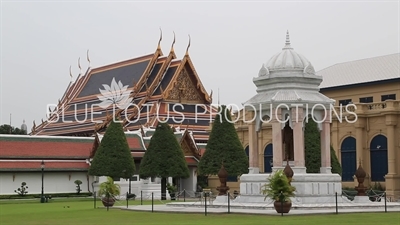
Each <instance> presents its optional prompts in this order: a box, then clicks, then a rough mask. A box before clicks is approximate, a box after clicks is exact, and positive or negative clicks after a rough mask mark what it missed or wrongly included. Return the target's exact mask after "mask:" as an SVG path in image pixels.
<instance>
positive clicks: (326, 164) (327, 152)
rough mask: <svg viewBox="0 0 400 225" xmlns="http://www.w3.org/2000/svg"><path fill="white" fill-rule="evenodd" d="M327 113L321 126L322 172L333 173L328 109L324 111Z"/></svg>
mask: <svg viewBox="0 0 400 225" xmlns="http://www.w3.org/2000/svg"><path fill="white" fill-rule="evenodd" d="M323 113H326V117H325V119H324V121H322V124H321V127H322V130H321V133H320V135H321V168H320V173H328V174H330V173H332V166H331V135H330V132H331V129H330V125H331V124H330V121H331V118H330V113H328V111H326V112H323Z"/></svg>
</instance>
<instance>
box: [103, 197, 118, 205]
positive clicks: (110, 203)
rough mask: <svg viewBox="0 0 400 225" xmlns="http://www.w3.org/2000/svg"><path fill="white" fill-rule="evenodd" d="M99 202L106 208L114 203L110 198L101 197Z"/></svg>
mask: <svg viewBox="0 0 400 225" xmlns="http://www.w3.org/2000/svg"><path fill="white" fill-rule="evenodd" d="M101 202H102V203H103V205H104V207H107V206H108V207H112V206H113V205H114V203H115V199H114V198H112V197H110V198H107V197H103V198H102V199H101Z"/></svg>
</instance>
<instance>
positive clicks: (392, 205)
mask: <svg viewBox="0 0 400 225" xmlns="http://www.w3.org/2000/svg"><path fill="white" fill-rule="evenodd" d="M340 198H342V197H340ZM344 198H345V197H343V201H342V203H338V209H379V211H380V210H381V211H384V209H385V203H384V202H371V201H370V202H368V203H367V202H366V203H356V202H353V201H347V199H346V201H345V199H344ZM166 206H167V207H176V208H178V207H182V208H192V207H193V208H204V207H205V205H204V202H200V201H197V202H174V203H167V204H166ZM386 207H387V208H388V209H396V211H400V202H387V203H386ZM207 208H228V203H227V202H226V203H218V202H212V203H211V204H210V203H209V202H207ZM229 208H231V209H268V210H269V209H270V210H273V209H274V204H273V202H272V201H271V200H269V199H267V200H266V201H265V202H264V203H238V202H235V201H230V203H229ZM335 208H336V204H335V203H325V204H318V203H314V204H298V203H295V202H293V203H292V210H296V209H297V210H323V209H331V210H333V211H334V210H335Z"/></svg>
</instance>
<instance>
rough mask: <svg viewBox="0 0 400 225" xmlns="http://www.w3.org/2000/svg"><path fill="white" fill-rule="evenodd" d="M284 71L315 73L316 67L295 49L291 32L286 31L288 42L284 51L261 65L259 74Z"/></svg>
mask: <svg viewBox="0 0 400 225" xmlns="http://www.w3.org/2000/svg"><path fill="white" fill-rule="evenodd" d="M283 71H284V72H288V71H293V72H294V71H297V72H302V73H307V74H313V75H315V70H314V67H313V66H312V64H311V63H310V61H308V59H307V58H306V57H304V56H303V55H301V54H299V53H297V52H296V51H294V50H293V48H292V47H291V45H290V38H289V32H287V33H286V42H285V46H284V47H283V48H282V51H281V52H279V53H277V54H275V55H274V56H272V57H271V58H270V60H268V62H267V63H266V64H264V65H263V66H262V67H261V69H260V72H259V76H263V75H268V74H270V73H272V72H283Z"/></svg>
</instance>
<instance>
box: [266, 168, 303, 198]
mask: <svg viewBox="0 0 400 225" xmlns="http://www.w3.org/2000/svg"><path fill="white" fill-rule="evenodd" d="M295 191H296V188H295V187H293V186H291V185H290V184H289V180H288V178H287V177H286V175H285V173H284V172H283V170H277V171H276V172H274V173H272V174H271V175H270V176H269V178H268V183H267V184H264V185H263V187H262V189H261V192H262V194H263V195H265V198H264V200H265V199H267V198H271V199H273V200H275V201H285V202H288V201H290V197H294V196H295V195H294V192H295Z"/></svg>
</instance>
